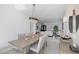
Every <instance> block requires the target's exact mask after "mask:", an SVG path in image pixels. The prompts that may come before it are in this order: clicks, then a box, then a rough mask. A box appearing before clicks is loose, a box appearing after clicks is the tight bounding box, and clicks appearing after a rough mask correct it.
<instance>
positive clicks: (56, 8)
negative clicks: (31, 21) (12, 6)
mask: <svg viewBox="0 0 79 59" xmlns="http://www.w3.org/2000/svg"><path fill="white" fill-rule="evenodd" d="M68 6H69V5H68V4H36V9H35V10H36V17H37V18H38V19H39V20H40V21H47V22H48V21H50V22H51V21H59V20H62V18H63V16H64V15H65V12H66V10H67V7H68ZM21 7H22V6H21ZM22 11H23V12H24V13H25V14H30V16H31V15H32V4H26V5H25V8H24V10H22Z"/></svg>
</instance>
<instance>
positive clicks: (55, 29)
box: [53, 25, 58, 36]
mask: <svg viewBox="0 0 79 59" xmlns="http://www.w3.org/2000/svg"><path fill="white" fill-rule="evenodd" d="M57 32H58V26H57V25H55V26H54V28H53V34H54V35H55V36H57Z"/></svg>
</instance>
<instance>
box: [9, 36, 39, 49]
mask: <svg viewBox="0 0 79 59" xmlns="http://www.w3.org/2000/svg"><path fill="white" fill-rule="evenodd" d="M38 40H39V37H35V38H33V37H29V38H27V40H25V39H18V40H13V41H9V42H8V43H10V44H11V45H14V46H16V47H18V48H21V49H22V48H25V47H27V46H30V45H32V44H33V43H35V42H37V41H38Z"/></svg>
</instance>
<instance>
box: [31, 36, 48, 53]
mask: <svg viewBox="0 0 79 59" xmlns="http://www.w3.org/2000/svg"><path fill="white" fill-rule="evenodd" d="M46 37H47V35H43V36H41V37H40V38H39V41H38V43H36V44H34V45H32V46H31V47H30V50H31V51H33V52H35V53H40V51H41V50H42V49H43V47H44V46H45V43H46V41H47V40H46V39H47V38H46Z"/></svg>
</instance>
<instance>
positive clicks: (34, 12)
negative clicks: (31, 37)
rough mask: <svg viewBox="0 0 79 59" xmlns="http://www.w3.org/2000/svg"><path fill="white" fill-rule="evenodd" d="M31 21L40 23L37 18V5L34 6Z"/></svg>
mask: <svg viewBox="0 0 79 59" xmlns="http://www.w3.org/2000/svg"><path fill="white" fill-rule="evenodd" d="M29 19H31V20H34V21H38V19H37V18H36V5H35V4H33V7H32V16H31V17H29Z"/></svg>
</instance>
